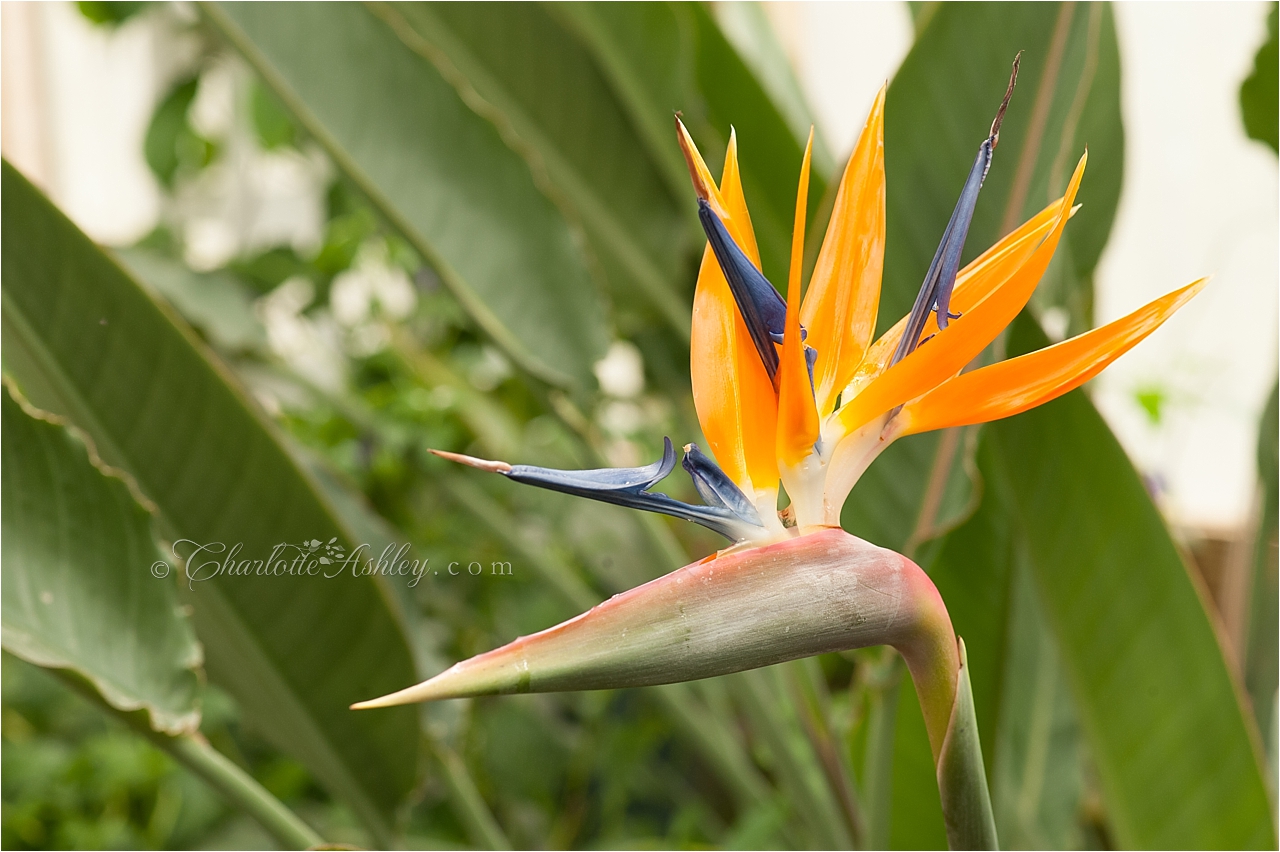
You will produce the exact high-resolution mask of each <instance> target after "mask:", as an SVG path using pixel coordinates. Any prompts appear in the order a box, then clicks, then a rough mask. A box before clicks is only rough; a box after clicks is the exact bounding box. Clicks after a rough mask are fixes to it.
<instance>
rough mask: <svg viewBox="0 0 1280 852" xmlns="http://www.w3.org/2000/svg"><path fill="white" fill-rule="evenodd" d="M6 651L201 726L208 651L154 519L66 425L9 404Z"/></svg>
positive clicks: (7, 397) (116, 703)
mask: <svg viewBox="0 0 1280 852" xmlns="http://www.w3.org/2000/svg"><path fill="white" fill-rule="evenodd" d="M0 403H2V404H3V428H4V452H3V455H4V464H3V468H2V469H3V471H4V474H3V491H4V494H3V500H4V515H3V518H4V533H3V543H4V556H3V561H2V562H0V564H2V565H3V567H4V648H5V650H6V651H8V652H10V653H12V654H15V655H17V656H19V657H22V658H23V659H24V660H27V661H28V662H32V663H35V664H36V665H40V666H44V667H46V668H53V669H62V670H67V671H71V672H74V673H75V674H77V675H79V676H81V677H83V678H85V679H86V680H87V681H89V682H90V683H91V684H93V687H94V688H95V689H96V690H97V691H98V692H99V694H101V696H102V697H103V699H104V700H106V701H107V702H108V703H109V704H110V705H111V706H113V707H115V708H117V709H118V710H122V711H125V712H131V711H134V710H139V709H144V710H146V712H147V715H148V717H149V719H150V724H151V726H152V727H153V728H155V729H156V730H158V731H162V732H164V733H166V734H172V735H177V734H181V733H187V732H190V731H194V730H196V729H197V728H198V727H199V725H200V709H199V706H198V704H197V700H196V696H197V691H198V688H199V685H200V678H199V667H200V656H201V654H200V647H199V645H197V644H196V637H195V632H194V631H193V630H192V628H191V623H190V621H189V619H188V618H187V617H186V616H184V615H183V614H182V613H181V611H180V610H179V607H178V599H177V593H176V591H175V587H174V583H173V581H172V580H171V579H164V578H166V577H168V576H169V572H170V568H169V565H168V564H167V563H165V562H164V561H162V560H161V557H160V553H159V551H158V550H157V548H156V545H155V541H154V540H153V539H152V537H151V516H150V514H149V513H148V512H147V510H146V509H145V508H143V507H142V506H141V505H140V504H139V503H138V501H137V499H136V498H135V497H134V495H133V494H131V493H130V491H129V487H128V486H127V485H126V484H125V482H124V481H123V480H121V479H120V477H119V476H118V475H117V474H115V473H110V472H108V471H106V470H104V469H103V468H102V466H101V463H97V462H95V460H94V459H93V458H92V456H91V455H90V454H89V453H88V452H87V451H86V448H85V445H84V443H83V442H82V441H81V440H79V439H78V437H77V436H74V435H73V434H72V433H71V432H70V431H68V429H66V428H65V427H64V426H62V425H61V424H59V423H56V422H53V421H51V420H48V419H45V418H44V416H43V415H40V414H39V413H38V412H35V411H34V410H31V411H24V410H23V408H22V407H21V406H20V404H19V402H18V401H17V400H15V399H14V397H13V394H12V391H11V390H10V388H9V387H8V386H7V385H6V387H5V390H4V394H3V399H2V400H0Z"/></svg>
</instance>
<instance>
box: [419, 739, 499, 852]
mask: <svg viewBox="0 0 1280 852" xmlns="http://www.w3.org/2000/svg"><path fill="white" fill-rule="evenodd" d="M426 740H427V745H428V746H429V747H430V748H431V750H432V752H433V753H434V754H435V757H436V760H438V761H439V762H440V766H441V768H442V769H443V770H444V782H445V786H446V787H448V788H449V801H450V802H451V803H452V804H453V810H454V813H456V814H458V816H459V817H461V818H462V822H463V824H464V825H465V826H466V830H467V834H468V835H469V836H470V837H471V840H472V841H473V842H474V843H475V844H476V845H477V846H479V847H481V848H484V849H511V848H512V846H511V841H510V840H508V839H507V835H506V834H505V833H504V832H503V831H502V827H501V826H500V825H498V821H497V820H496V819H494V817H493V813H492V812H491V811H490V810H489V806H488V805H487V804H486V803H485V800H484V797H483V796H481V795H480V791H479V790H478V789H476V784H475V782H474V781H472V780H471V775H470V773H468V772H467V766H466V764H465V763H463V762H462V758H461V757H459V756H458V753H457V752H456V751H454V750H453V749H452V748H450V747H449V746H447V745H445V744H444V743H443V742H439V741H438V740H435V739H433V738H431V737H427V738H426Z"/></svg>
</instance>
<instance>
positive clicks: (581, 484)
mask: <svg viewBox="0 0 1280 852" xmlns="http://www.w3.org/2000/svg"><path fill="white" fill-rule="evenodd" d="M675 469H676V451H675V448H674V447H673V446H671V439H670V438H663V439H662V458H660V459H658V460H657V461H656V462H654V463H653V464H649V465H645V466H644V467H606V468H600V469H597V470H555V469H554V468H549V467H533V466H532V465H527V464H517V465H512V466H511V470H509V471H505V475H506V476H507V478H508V479H514V480H515V481H516V482H525V483H528V484H529V485H538V486H540V487H542V488H550V489H551V490H553V491H563V492H565V493H566V494H579V495H580V496H583V497H594V498H595V499H597V500H606V499H607V498H605V497H603V496H601V495H603V494H605V493H611V492H617V493H619V494H622V493H639V492H641V491H644V490H645V489H647V488H650V487H652V486H653V485H656V484H657V483H659V482H661V481H662V480H664V479H666V478H667V476H668V475H669V474H670V473H671V471H673V470H675Z"/></svg>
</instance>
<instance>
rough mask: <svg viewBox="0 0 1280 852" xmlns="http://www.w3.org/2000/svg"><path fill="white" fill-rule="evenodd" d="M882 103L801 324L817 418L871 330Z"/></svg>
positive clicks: (830, 229)
mask: <svg viewBox="0 0 1280 852" xmlns="http://www.w3.org/2000/svg"><path fill="white" fill-rule="evenodd" d="M884 96H885V89H884V88H881V89H880V93H879V94H878V95H877V96H876V100H875V103H874V104H873V105H872V107H871V113H870V115H868V116H867V123H866V126H865V127H863V129H862V135H861V136H859V137H858V142H857V144H856V145H855V146H854V149H853V153H852V154H851V155H850V156H849V164H848V165H847V166H845V170H844V177H842V178H841V179H840V189H839V191H838V192H837V193H836V200H835V206H834V207H833V208H832V210H831V221H830V223H829V224H828V225H827V234H826V237H825V238H824V239H823V241H822V250H821V251H820V252H819V253H818V261H817V263H816V264H814V267H813V275H812V277H811V278H810V279H809V291H808V293H806V294H805V298H804V306H803V307H802V308H801V312H800V321H801V322H802V323H803V324H804V327H805V329H806V330H807V331H808V333H809V341H808V342H809V345H810V346H812V347H813V348H814V349H815V350H817V353H818V356H817V361H816V362H815V363H814V365H813V383H814V388H815V390H816V396H817V406H818V411H819V412H820V413H821V414H823V415H826V414H829V413H831V410H832V409H833V408H834V407H835V401H836V397H837V396H839V394H840V391H841V390H843V389H844V387H845V385H847V384H848V383H849V380H850V379H852V378H853V374H854V371H855V370H856V369H857V367H858V364H859V362H861V361H862V356H863V355H864V354H866V351H867V346H868V345H869V344H870V343H871V336H872V335H873V334H875V330H876V310H877V308H878V307H879V304H880V278H881V273H882V272H883V269H884V228H885V225H884V222H885V183H884Z"/></svg>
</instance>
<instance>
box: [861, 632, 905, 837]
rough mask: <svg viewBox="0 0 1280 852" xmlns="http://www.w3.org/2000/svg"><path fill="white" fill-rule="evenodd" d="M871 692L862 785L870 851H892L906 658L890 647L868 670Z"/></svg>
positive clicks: (868, 694) (867, 683)
mask: <svg viewBox="0 0 1280 852" xmlns="http://www.w3.org/2000/svg"><path fill="white" fill-rule="evenodd" d="M864 672H866V675H865V677H866V681H865V689H866V690H867V702H868V704H869V707H868V711H867V720H866V723H865V724H866V726H867V732H866V736H867V747H866V754H865V757H864V760H863V770H862V785H863V789H865V790H866V793H865V794H864V795H865V798H864V800H863V801H864V805H865V808H866V815H867V820H866V821H867V848H868V849H888V848H889V826H890V824H891V819H892V816H893V739H894V734H895V729H896V727H897V726H896V721H897V716H898V691H899V685H900V684H901V681H902V658H901V657H899V656H898V654H897V653H896V652H894V651H893V650H892V649H890V648H885V649H883V651H882V655H881V659H880V661H879V662H878V663H877V664H875V665H872V666H867V667H865V668H864Z"/></svg>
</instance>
